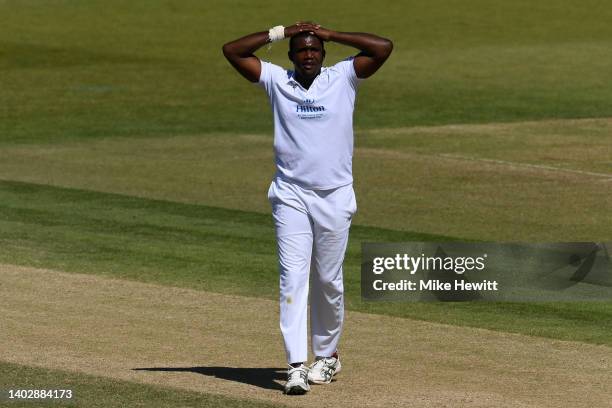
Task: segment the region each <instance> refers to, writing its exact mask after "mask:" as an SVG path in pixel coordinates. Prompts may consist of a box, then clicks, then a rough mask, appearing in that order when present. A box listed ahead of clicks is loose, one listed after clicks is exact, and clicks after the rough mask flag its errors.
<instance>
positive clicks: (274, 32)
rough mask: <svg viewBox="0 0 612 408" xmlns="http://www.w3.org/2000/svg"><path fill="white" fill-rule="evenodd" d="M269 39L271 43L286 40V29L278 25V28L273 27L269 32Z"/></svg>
mask: <svg viewBox="0 0 612 408" xmlns="http://www.w3.org/2000/svg"><path fill="white" fill-rule="evenodd" d="M268 37H269V39H270V42H275V41H280V40H282V39H284V38H285V27H283V26H282V25H278V26H276V27H272V28H271V29H270V30H269V31H268Z"/></svg>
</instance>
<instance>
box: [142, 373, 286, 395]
mask: <svg viewBox="0 0 612 408" xmlns="http://www.w3.org/2000/svg"><path fill="white" fill-rule="evenodd" d="M132 370H134V371H161V372H188V373H197V374H202V375H208V376H211V377H217V378H222V379H224V380H230V381H236V382H241V383H245V384H250V385H254V386H256V387H260V388H265V389H268V390H282V389H283V386H282V385H281V383H280V382H279V381H284V380H286V376H287V369H285V368H238V367H147V368H133V369H132Z"/></svg>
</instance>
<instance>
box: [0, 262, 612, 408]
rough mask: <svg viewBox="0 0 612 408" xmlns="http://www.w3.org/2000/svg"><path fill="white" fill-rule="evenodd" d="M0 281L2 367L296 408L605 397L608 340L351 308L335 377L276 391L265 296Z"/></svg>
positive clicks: (587, 403)
mask: <svg viewBox="0 0 612 408" xmlns="http://www.w3.org/2000/svg"><path fill="white" fill-rule="evenodd" d="M0 282H1V283H0V298H1V299H3V301H2V303H1V304H0V311H1V313H2V316H3V317H2V320H3V330H1V331H0V359H2V360H4V361H8V362H14V363H19V364H25V365H31V366H40V367H46V368H53V369H64V370H70V371H76V372H83V373H89V374H95V375H99V376H104V377H110V378H116V379H123V380H129V381H135V382H141V383H150V384H158V385H164V386H171V387H177V388H181V389H189V390H194V391H202V392H210V393H216V394H224V395H229V396H234V397H235V396H239V397H241V398H252V399H256V400H263V401H271V402H275V403H285V404H287V403H289V402H290V403H291V405H296V406H322V405H326V406H338V407H354V406H356V404H357V405H358V406H364V407H370V406H371V407H374V406H377V407H378V406H379V407H383V406H413V407H461V406H470V407H492V406H495V407H567V406H573V407H610V406H612V402H611V401H612V390H611V389H610V387H609V384H611V383H612V371H611V370H610V368H611V362H612V348H610V347H606V346H596V345H589V344H583V343H577V342H565V341H555V340H549V339H542V338H535V337H529V336H522V335H515V334H506V333H499V332H492V331H488V330H482V329H472V328H461V327H453V326H447V325H441V324H432V323H426V322H419V321H413V320H408V319H398V318H392V317H385V316H377V315H368V314H362V313H356V312H350V313H348V314H347V323H346V329H345V334H344V337H343V342H342V350H341V351H342V357H343V359H344V370H343V372H342V373H341V374H340V375H339V376H338V380H337V381H335V382H334V383H332V384H331V385H329V386H316V387H313V390H312V392H311V393H310V394H308V395H306V396H303V397H286V396H284V395H282V392H281V391H280V390H281V386H282V383H283V379H284V372H283V370H284V369H283V363H284V358H283V357H284V356H283V353H282V343H281V339H280V335H279V331H278V326H277V319H278V314H277V309H278V305H277V303H276V302H274V301H269V300H262V299H255V298H247V297H237V296H227V295H220V294H214V293H208V292H201V291H194V290H189V289H179V288H173V287H165V286H158V285H151V284H143V283H135V282H128V281H123V280H116V279H107V278H100V277H96V276H91V275H81V274H67V273H63V272H58V271H51V270H41V269H33V268H26V267H17V266H12V265H0ZM142 369H147V370H142ZM289 398H291V400H289Z"/></svg>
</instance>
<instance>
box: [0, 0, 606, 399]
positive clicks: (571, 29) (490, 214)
mask: <svg viewBox="0 0 612 408" xmlns="http://www.w3.org/2000/svg"><path fill="white" fill-rule="evenodd" d="M0 15H2V16H4V17H3V18H2V23H1V24H0V265H19V266H26V267H36V268H41V269H49V270H54V271H64V272H71V273H78V274H91V275H95V276H103V277H110V278H118V279H123V280H126V281H138V282H145V283H155V284H161V285H165V286H168V287H179V288H185V289H195V290H198V291H202V293H210V292H214V293H216V294H223V295H227V296H229V295H239V296H246V297H252V298H257V299H258V300H262V299H272V300H274V299H276V298H277V284H278V278H277V270H276V253H275V242H274V236H273V227H272V224H271V217H270V215H269V204H268V203H267V201H266V191H267V188H268V185H269V182H270V179H271V177H272V175H273V172H274V169H273V158H272V136H271V134H272V118H271V114H270V112H269V107H268V105H267V102H266V99H265V96H264V94H263V93H262V92H261V90H259V89H257V88H256V87H255V86H253V85H250V84H249V83H247V82H246V81H245V80H244V79H242V78H241V77H240V76H239V75H238V74H237V73H235V72H234V71H233V70H232V69H231V67H230V66H229V64H228V63H227V62H226V61H225V60H224V58H223V56H222V54H221V45H222V44H223V43H224V42H226V41H229V40H231V39H234V38H236V37H238V36H240V35H243V34H247V33H249V32H253V31H260V30H264V29H267V28H268V27H269V26H272V25H276V24H286V25H288V24H290V23H292V22H294V21H297V20H299V19H311V20H314V21H317V22H320V23H321V24H322V25H324V26H327V27H329V28H332V29H336V30H342V31H366V32H374V33H378V34H380V35H384V36H386V37H389V38H391V39H392V40H393V41H394V44H395V49H394V52H393V54H392V56H391V58H390V59H389V61H388V62H387V64H386V65H385V66H384V67H383V68H382V69H381V70H380V72H379V73H377V74H376V75H375V76H374V77H372V78H371V79H369V80H367V81H365V82H364V83H363V85H362V88H361V89H360V93H359V97H358V104H357V110H356V114H355V126H356V128H355V130H356V149H355V158H354V172H355V189H356V192H357V201H358V207H359V211H358V214H357V216H356V217H355V220H354V226H353V228H352V231H351V236H350V246H349V250H348V254H347V262H346V268H345V285H346V291H347V307H348V309H349V310H350V311H352V312H365V313H368V314H374V315H381V316H383V315H384V316H392V317H396V318H402V319H405V321H406V322H407V323H406V324H410V322H411V321H414V320H419V321H424V322H434V323H442V324H448V325H453V326H461V327H466V328H484V329H492V330H494V331H497V332H500V333H516V334H521V335H527V336H538V337H542V338H546V339H552V340H551V341H554V340H567V341H573V342H580V343H588V344H589V345H601V347H603V349H605V350H609V348H610V347H612V329H611V328H612V303H601V302H599V303H563V304H560V303H523V304H521V303H410V304H397V303H393V304H381V303H367V302H363V301H362V300H361V298H360V296H359V294H360V288H359V265H360V245H361V243H362V242H387V241H388V242H401V241H414V240H427V241H435V240H440V241H448V240H460V241H522V242H547V241H548V242H550V241H612V87H610V86H609V82H610V81H609V79H610V72H612V54H611V53H610V52H609V50H610V49H611V47H612V26H610V24H609V21H610V20H611V19H612V8H610V7H607V6H606V4H604V3H603V2H601V1H597V0H587V1H581V2H578V1H569V0H563V1H552V0H541V1H536V2H527V1H514V2H507V1H501V0H499V1H485V0H469V1H451V2H448V1H441V0H435V1H429V2H417V1H410V2H392V1H384V2H382V3H380V2H379V3H376V5H374V3H371V2H365V1H350V2H349V1H339V2H334V3H333V4H329V3H324V2H308V3H295V4H294V3H291V7H287V3H286V2H280V1H273V2H267V3H265V5H264V4H258V3H253V2H246V1H235V2H221V1H209V2H206V3H203V2H199V1H179V2H169V1H161V0H159V1H157V0H156V1H132V2H121V1H97V0H96V1H88V2H75V1H69V0H64V1H61V0H48V1H20V2H17V1H0ZM286 46H287V45H286V44H285V43H280V44H275V45H274V46H273V47H272V48H271V49H270V50H268V49H262V50H261V52H260V53H259V56H260V57H261V58H263V59H266V60H270V61H273V62H275V63H278V64H282V65H285V66H289V64H288V62H289V61H287V60H286ZM327 47H328V55H327V62H328V63H330V64H331V63H334V62H336V61H338V60H340V59H342V58H344V57H347V56H349V55H352V54H354V52H355V51H354V50H350V49H347V48H344V47H340V46H338V45H335V44H328V45H327ZM0 286H2V275H1V274H0ZM24 287H25V286H24ZM16 290H19V289H16ZM3 308H4V309H3ZM0 310H4V311H10V310H11V305H3V304H1V303H0ZM381 318H382V317H381ZM2 319H3V317H1V315H0V325H1V323H2ZM7 321H8V320H7ZM225 324H227V325H230V326H231V324H232V323H231V322H225ZM475 333H477V332H475ZM475 336H476V337H475V338H477V335H476V334H475ZM6 339H10V337H7V338H6ZM24 340H25V339H24ZM6 341H7V343H0V348H3V349H5V350H8V349H10V347H12V346H14V345H15V344H18V343H19V341H20V339H12V340H11V341H12V342H13V343H10V342H9V340H6ZM25 343H28V344H36V343H35V342H30V341H27V342H25ZM30 352H32V353H36V352H41V353H44V350H35V349H34V348H33V349H32V350H30ZM279 352H282V350H279ZM6 353H9V354H10V350H8V351H6ZM7 355H8V354H7ZM7 355H3V354H0V370H1V371H3V372H6V373H9V374H10V375H7V376H6V377H5V378H2V382H0V389H2V388H8V387H10V386H20V387H21V386H30V385H31V386H34V385H37V384H42V385H45V386H46V385H50V383H52V382H53V381H54V380H56V383H57V384H59V383H61V384H68V385H70V384H74V387H77V388H78V389H79V390H81V391H82V392H81V395H82V396H83V399H81V400H76V401H75V403H76V404H77V405H79V406H141V405H142V406H145V405H146V406H154V405H150V404H148V403H147V399H148V398H151V399H152V400H153V399H155V400H156V403H158V405H157V406H192V405H193V406H195V405H197V404H199V406H202V405H204V406H247V405H248V404H250V403H254V401H255V400H258V402H257V403H261V404H267V403H268V402H262V401H259V398H255V399H250V400H248V399H249V398H250V395H249V394H244V395H232V396H219V395H221V394H223V393H222V392H218V390H217V389H216V388H210V389H208V388H204V389H202V390H201V392H200V393H192V391H190V393H188V394H184V395H183V394H179V393H178V391H176V390H175V389H174V388H164V387H163V386H160V385H159V384H149V385H142V384H136V383H135V382H129V381H126V378H121V379H114V380H112V379H105V378H103V377H102V376H100V375H99V374H100V373H99V372H97V371H96V372H93V371H88V370H87V369H86V368H83V370H82V371H81V373H80V374H79V373H70V372H67V371H61V370H60V367H59V366H58V368H57V370H54V369H53V368H50V367H51V366H52V364H51V363H48V364H46V365H45V366H44V367H45V368H34V367H30V366H29V365H28V364H27V362H25V361H21V362H20V361H14V359H10V358H8V357H7ZM279 355H280V354H279ZM281 357H282V356H281ZM534 358H535V357H534ZM15 363H17V364H15ZM194 364H195V363H194ZM279 364H280V365H282V358H280V360H279V361H272V362H268V363H267V364H266V367H270V366H275V365H279ZM34 365H35V364H34ZM71 369H75V368H74V367H72V368H71ZM58 370H59V371H58ZM77 371H78V370H77ZM86 374H95V375H98V376H97V377H95V376H89V375H86ZM128 380H129V378H128ZM113 381H116V382H113ZM61 384H59V385H61ZM128 394H129V395H133V399H129V398H131V397H128V396H127V395H128ZM122 395H123V396H125V398H128V399H125V400H124V399H121V398H123V397H122ZM148 395H153V396H150V397H149V396H148ZM117 396H118V397H117ZM98 398H101V399H102V402H99V401H98ZM117 398H118V399H117ZM263 399H264V400H265V398H263ZM247 400H248V402H245V401H247ZM272 402H273V403H277V402H278V401H272ZM0 403H1V401H0ZM96 404H99V405H96ZM139 404H140V405H139ZM228 404H234V405H228ZM10 406H19V405H17V404H15V405H10ZM24 406H27V405H24ZM262 406H266V405H262Z"/></svg>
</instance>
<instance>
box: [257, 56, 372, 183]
mask: <svg viewBox="0 0 612 408" xmlns="http://www.w3.org/2000/svg"><path fill="white" fill-rule="evenodd" d="M293 75H294V72H293V71H289V70H286V69H284V68H282V67H279V66H278V65H274V64H271V63H269V62H265V61H261V76H260V78H259V85H260V86H261V87H263V88H264V89H265V90H266V93H267V94H268V99H269V101H270V105H271V107H272V112H273V114H274V153H275V161H276V169H277V175H278V176H280V177H282V178H283V179H285V180H288V181H290V182H294V183H296V184H298V185H300V186H302V187H304V188H308V189H314V190H327V189H331V188H336V187H340V186H345V185H347V184H351V183H352V182H353V174H352V162H353V110H354V106H355V97H356V95H357V87H358V84H359V82H360V81H361V80H360V79H359V78H357V75H356V74H355V68H354V67H353V58H349V59H347V60H344V61H341V62H339V63H337V64H336V65H334V66H331V67H323V68H321V73H320V74H319V75H318V76H317V77H316V78H315V80H314V82H313V83H312V84H311V85H310V88H308V89H304V88H303V87H302V85H300V84H299V83H298V82H297V81H296V80H295V79H294V77H293Z"/></svg>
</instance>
